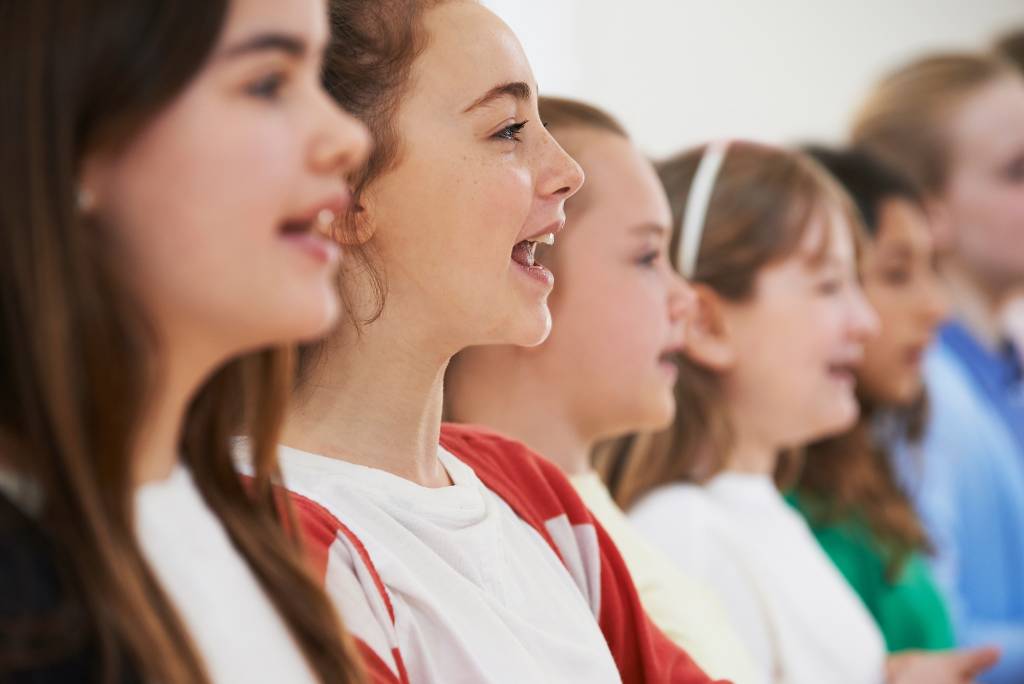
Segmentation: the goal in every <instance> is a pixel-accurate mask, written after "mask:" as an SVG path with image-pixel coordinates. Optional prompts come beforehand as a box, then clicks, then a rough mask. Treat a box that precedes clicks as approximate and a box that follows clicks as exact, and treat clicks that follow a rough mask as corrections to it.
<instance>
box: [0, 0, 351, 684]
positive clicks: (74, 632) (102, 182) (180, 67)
mask: <svg viewBox="0 0 1024 684" xmlns="http://www.w3.org/2000/svg"><path fill="white" fill-rule="evenodd" d="M326 19H327V16H326V7H325V5H324V4H323V2H321V1H320V0H287V1H280V2H273V3H257V2H249V1H248V0H233V1H231V2H226V1H222V2H216V1H214V0H201V1H193V2H183V1H181V0H174V1H161V0H138V1H133V2H129V3H125V2H120V1H118V0H94V1H93V2H87V3H69V2H63V1H57V0H54V1H51V0H33V1H32V2H20V1H19V0H3V2H0V44H2V45H3V46H4V47H3V52H2V55H0V82H2V83H3V84H4V85H3V88H4V94H3V102H4V105H3V107H0V128H2V129H3V131H4V144H3V146H2V147H0V187H2V188H3V201H2V202H0V241H2V244H0V260H2V264H0V387H2V388H3V392H2V398H0V473H2V477H0V483H2V488H0V489H2V492H3V495H2V496H0V679H2V680H3V681H5V682H6V681H13V682H21V681H30V682H46V681H60V682H65V681H89V682H92V681H102V682H121V681H150V682H163V683H166V684H186V683H188V684H193V683H195V682H229V681H230V682H238V681H247V682H254V681H266V680H267V679H268V678H269V679H271V680H274V681H288V682H312V681H323V682H332V683H334V682H357V681H361V676H360V675H359V674H358V671H357V662H356V660H355V659H354V651H353V650H352V649H351V648H350V647H349V646H348V645H347V642H346V641H345V640H344V639H343V637H342V629H341V626H340V624H339V622H338V619H337V617H336V614H335V612H334V610H333V608H332V607H331V605H330V603H329V602H328V601H327V599H326V596H325V595H324V593H323V591H322V590H321V589H320V587H319V586H318V585H317V584H316V583H315V581H314V580H313V578H312V577H311V576H310V574H309V572H308V569H307V567H306V565H305V562H304V561H303V559H302V556H301V555H300V549H299V547H298V545H297V544H296V541H295V536H294V534H293V533H292V526H291V525H290V523H289V514H288V508H287V506H285V505H283V503H284V502H283V500H282V497H280V496H276V495H275V494H274V493H273V487H272V485H273V483H274V482H275V481H276V480H278V477H279V473H278V468H277V462H276V452H275V444H276V438H277V430H278V425H279V422H280V419H281V417H282V414H283V409H284V401H285V398H286V396H287V392H288V384H289V377H290V364H289V358H290V355H289V353H288V351H287V350H286V349H285V348H283V347H279V345H287V344H291V343H295V342H297V341H299V340H304V339H309V338H312V337H315V336H318V335H321V334H323V333H324V332H326V331H327V329H328V328H329V327H330V326H331V325H332V324H333V323H334V322H335V320H336V319H337V318H338V312H339V305H338V299H337V295H336V294H335V292H334V289H333V287H332V284H333V275H334V273H335V270H336V261H337V250H336V248H335V247H334V246H333V244H332V243H330V242H329V241H326V240H324V239H322V238H320V237H318V236H317V234H316V228H317V225H318V220H319V222H320V223H322V224H326V223H327V222H328V221H329V220H330V218H331V216H332V215H333V213H335V212H341V211H343V210H344V208H345V206H346V202H347V200H346V197H347V192H346V189H345V187H344V184H343V182H342V174H344V173H347V172H349V171H351V170H352V169H353V168H355V167H356V166H357V165H359V164H360V163H361V162H362V160H363V158H364V157H365V154H366V150H367V136H366V133H365V130H364V128H363V127H362V126H361V125H360V124H358V123H357V122H356V121H354V120H353V119H352V118H351V117H349V116H347V115H345V114H343V113H342V112H341V111H340V110H339V109H338V108H337V107H336V105H335V104H334V103H332V102H331V101H330V100H329V99H328V98H327V97H326V95H325V94H324V92H323V91H322V89H321V86H320V83H319V74H320V69H319V67H320V55H321V52H322V48H323V46H324V44H325V43H326V41H327V33H328V30H327V21H326ZM239 431H244V432H249V433H251V434H252V435H253V438H252V444H253V452H254V454H255V455H256V457H255V464H256V467H255V477H254V478H253V480H252V482H251V484H250V485H249V486H248V488H246V487H244V486H243V484H242V481H241V480H240V479H239V478H238V476H237V475H236V473H235V471H234V469H233V465H232V461H231V450H230V449H231V437H232V435H234V434H236V433H237V432H239Z"/></svg>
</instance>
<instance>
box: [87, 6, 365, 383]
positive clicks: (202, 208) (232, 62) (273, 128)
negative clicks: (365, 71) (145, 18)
mask: <svg viewBox="0 0 1024 684" xmlns="http://www.w3.org/2000/svg"><path fill="white" fill-rule="evenodd" d="M326 12H327V10H326V6H325V4H324V2H323V1H322V0H291V1H289V2H277V1H270V0H237V1H235V2H232V3H231V4H230V8H229V12H228V16H227V17H226V21H225V25H224V28H223V30H222V35H221V36H220V38H219V39H218V42H217V44H216V45H215V47H214V48H213V50H212V52H211V54H210V56H209V58H208V60H207V63H206V64H205V66H204V67H203V69H202V70H201V71H200V72H199V73H198V74H197V75H196V77H195V78H194V79H193V81H192V82H191V83H190V84H188V85H187V86H186V88H185V89H184V91H183V92H181V93H180V94H179V95H178V96H177V97H176V99H174V100H173V101H172V102H171V104H170V105H169V106H168V107H167V108H166V109H165V110H164V111H162V112H160V113H159V114H157V115H156V117H155V118H154V119H153V120H152V121H150V122H149V123H148V124H147V125H146V126H145V127H144V128H143V129H142V130H141V132H140V133H139V134H138V135H137V136H136V137H135V138H134V139H132V140H131V141H129V143H128V144H127V145H126V146H124V147H123V148H121V149H118V150H116V151H107V150H97V151H95V152H93V153H91V154H89V155H88V156H87V157H86V159H85V163H84V172H83V175H82V181H81V182H82V186H83V190H84V191H85V192H87V193H88V197H90V201H89V205H88V206H87V208H86V211H88V212H89V213H90V214H92V215H93V216H94V218H95V219H96V221H95V223H96V224H97V225H99V226H102V229H103V230H105V231H107V232H109V234H110V238H111V239H110V240H109V243H110V244H112V245H113V247H112V248H113V249H114V250H115V252H116V254H115V256H116V258H117V259H118V260H119V261H120V263H121V264H122V265H123V268H124V272H125V276H126V278H127V280H128V282H129V283H130V285H131V289H132V290H133V294H134V295H135V296H136V298H137V299H138V301H139V302H140V304H141V305H142V307H143V310H144V311H145V314H146V316H147V318H148V319H149V321H150V323H151V324H152V325H153V326H154V328H155V329H156V331H157V334H158V336H159V338H160V340H161V341H162V342H163V343H164V344H165V345H178V346H180V347H182V348H187V349H188V350H189V353H190V354H191V355H192V356H193V357H194V358H195V359H199V360H202V361H203V362H206V363H208V362H210V361H211V360H221V359H224V358H226V357H227V356H229V355H232V354H236V353H239V352H242V351H246V350H249V349H254V348H259V347H263V346H267V345H271V344H275V343H280V342H290V341H297V340H302V339H306V338H310V337H314V336H318V335H321V334H323V333H324V332H326V331H327V330H328V329H329V327H330V326H331V325H332V324H333V323H334V322H335V320H336V319H337V317H338V315H339V304H338V298H337V295H336V294H335V288H334V274H335V271H336V267H337V261H338V258H339V252H338V249H337V247H336V246H335V245H334V244H333V243H332V242H331V241H329V240H327V239H324V238H323V237H321V236H320V235H319V232H322V229H323V228H324V227H325V225H324V224H327V223H328V222H329V221H330V219H331V217H332V215H337V214H340V213H341V212H342V211H344V210H345V209H346V207H347V203H348V190H347V187H346V184H345V181H344V176H345V174H346V173H348V172H349V171H351V170H352V169H353V168H355V167H356V166H357V165H359V164H360V163H362V161H363V160H364V158H365V157H366V154H367V151H368V144H369V143H368V137H367V133H366V131H365V129H364V128H363V127H362V125H360V124H358V123H357V122H356V121H355V120H354V119H353V118H351V117H349V116H347V115H346V114H344V113H342V112H341V111H340V110H338V109H337V108H336V106H335V105H334V104H333V103H332V102H331V101H330V100H329V99H328V98H327V96H326V94H325V93H324V92H323V91H322V90H321V87H320V83H319V69H320V57H321V52H322V49H323V47H324V45H325V43H326V41H327V37H328V33H327V32H328V27H327V14H326Z"/></svg>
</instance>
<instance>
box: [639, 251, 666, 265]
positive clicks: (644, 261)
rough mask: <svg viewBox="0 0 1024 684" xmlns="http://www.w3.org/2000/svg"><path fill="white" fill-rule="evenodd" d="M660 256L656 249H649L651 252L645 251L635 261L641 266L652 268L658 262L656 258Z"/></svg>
mask: <svg viewBox="0 0 1024 684" xmlns="http://www.w3.org/2000/svg"><path fill="white" fill-rule="evenodd" d="M660 258H661V252H658V251H657V250H655V251H651V252H646V253H644V254H643V255H641V256H640V257H639V258H638V259H637V260H636V263H637V265H639V266H642V267H644V268H653V267H654V266H655V265H656V264H657V263H658V260H659V259H660Z"/></svg>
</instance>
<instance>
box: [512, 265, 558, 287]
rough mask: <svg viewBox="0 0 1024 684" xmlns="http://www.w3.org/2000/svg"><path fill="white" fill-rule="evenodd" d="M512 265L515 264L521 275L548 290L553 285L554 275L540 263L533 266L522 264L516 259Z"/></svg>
mask: <svg viewBox="0 0 1024 684" xmlns="http://www.w3.org/2000/svg"><path fill="white" fill-rule="evenodd" d="M512 265H513V266H515V267H516V268H517V269H518V270H519V271H520V272H521V273H522V274H523V275H525V276H526V277H528V278H530V279H531V280H533V281H534V282H536V283H538V284H540V285H543V286H544V287H545V288H547V289H548V290H550V289H551V288H553V287H554V286H555V275H554V274H553V273H552V272H551V271H549V270H548V269H547V268H545V267H544V266H541V265H540V264H537V265H535V266H524V265H523V264H521V263H519V262H518V261H513V262H512Z"/></svg>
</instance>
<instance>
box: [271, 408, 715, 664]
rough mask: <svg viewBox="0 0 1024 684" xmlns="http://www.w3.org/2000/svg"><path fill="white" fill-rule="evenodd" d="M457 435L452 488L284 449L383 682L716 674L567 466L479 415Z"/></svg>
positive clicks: (451, 457) (334, 588) (344, 604)
mask: <svg viewBox="0 0 1024 684" xmlns="http://www.w3.org/2000/svg"><path fill="white" fill-rule="evenodd" d="M441 447H442V451H441V452H440V453H439V456H440V457H441V460H442V463H443V464H444V465H445V467H446V468H447V469H448V471H449V475H450V476H451V477H452V480H453V482H454V483H455V486H454V487H449V488H444V489H441V490H428V489H426V488H422V487H418V486H417V485H415V484H413V483H410V482H407V481H405V480H401V478H397V477H396V476H393V475H391V474H389V473H385V472H383V471H378V470H374V469H369V468H362V467H361V466H356V465H353V464H348V463H343V462H340V461H336V460H334V459H327V458H325V457H321V456H316V455H313V454H306V453H304V452H298V451H295V450H292V449H288V448H286V447H285V448H282V450H281V465H282V469H283V470H284V474H285V481H286V483H287V485H288V487H289V489H290V490H291V493H292V499H293V501H294V503H295V505H296V508H297V511H298V514H299V519H300V521H301V524H302V528H303V530H304V533H305V535H306V540H307V546H308V548H309V550H310V551H311V554H312V557H313V559H314V562H315V566H316V568H317V570H318V572H319V573H320V574H321V576H322V577H323V581H324V583H325V586H326V588H327V590H328V593H329V594H330V595H331V596H332V598H333V599H334V600H335V601H336V604H337V605H338V608H339V610H340V612H341V614H342V615H343V617H344V620H345V623H346V626H347V628H348V629H349V631H350V632H351V633H352V634H353V635H354V636H355V637H356V639H357V641H358V644H359V647H360V649H361V652H362V654H363V656H364V660H365V664H366V666H367V669H368V671H369V672H370V674H371V679H372V681H373V682H375V684H398V683H402V684H405V683H407V682H416V684H420V682H435V681H443V682H446V683H449V682H460V681H464V682H524V681H530V682H545V681H547V682H577V681H578V682H588V684H589V683H590V682H602V681H620V680H621V681H622V682H625V683H626V684H640V683H641V682H658V683H659V684H660V683H662V682H665V683H672V684H675V683H678V684H684V683H685V684H691V683H692V684H697V683H701V684H703V683H708V682H710V679H709V678H708V677H707V676H706V675H705V674H704V673H703V672H702V671H701V670H700V668H699V667H698V666H697V665H696V664H695V663H694V662H693V661H692V660H691V659H690V657H689V656H688V655H687V654H686V653H685V652H684V651H682V650H681V649H679V648H678V647H677V646H675V645H674V644H673V643H672V642H670V641H669V640H668V639H667V638H666V637H664V635H662V634H661V632H660V631H658V629H657V628H656V627H654V625H653V624H652V623H651V622H650V620H649V619H648V618H647V615H646V614H645V613H644V610H643V608H642V606H641V604H640V600H639V598H638V596H637V592H636V589H635V588H634V586H633V582H632V580H631V579H630V576H629V573H628V570H627V569H626V566H625V564H624V562H623V561H622V558H621V557H620V556H619V553H618V551H617V550H616V548H615V546H614V544H613V543H612V542H611V540H610V538H609V537H608V536H607V534H606V533H605V532H604V530H603V529H602V528H601V526H600V525H599V524H598V523H597V522H596V521H595V519H594V518H593V516H592V515H591V514H590V512H589V511H588V510H587V508H586V506H585V505H584V504H583V502H582V501H581V500H580V498H579V496H578V495H577V494H576V492H575V490H574V489H573V487H572V485H571V484H570V483H569V481H568V480H567V479H566V478H565V476H564V475H563V474H562V473H561V471H560V470H559V469H558V468H557V467H556V466H554V465H552V464H550V463H548V462H547V461H545V460H544V459H542V458H540V457H538V456H537V455H536V454H534V453H533V452H531V451H530V450H529V449H527V448H526V447H525V446H523V445H521V444H519V443H517V442H514V441H511V440H508V439H506V438H503V437H501V436H499V435H496V434H494V433H491V432H488V431H486V430H483V429H480V428H475V427H467V426H461V425H460V426H455V425H445V426H443V428H442V431H441ZM338 465H340V466H341V467H340V469H339V468H338ZM398 481H400V482H398ZM460 487H461V489H460ZM445 490H451V491H447V492H446V491H445ZM474 492H475V493H474ZM481 498H482V499H481ZM481 507H483V508H482V509H481ZM483 509H486V511H484V512H481V511H482V510H483ZM602 637H603V638H602Z"/></svg>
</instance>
